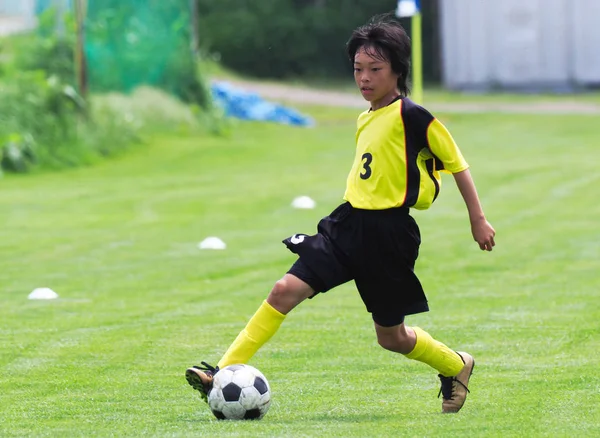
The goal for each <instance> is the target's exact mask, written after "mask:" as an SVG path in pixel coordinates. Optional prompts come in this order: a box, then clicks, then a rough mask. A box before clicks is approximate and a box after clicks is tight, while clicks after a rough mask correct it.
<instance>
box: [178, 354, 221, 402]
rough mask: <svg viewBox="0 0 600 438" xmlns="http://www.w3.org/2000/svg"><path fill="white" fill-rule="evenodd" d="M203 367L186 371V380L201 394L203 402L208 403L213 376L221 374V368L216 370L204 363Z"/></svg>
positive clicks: (194, 367)
mask: <svg viewBox="0 0 600 438" xmlns="http://www.w3.org/2000/svg"><path fill="white" fill-rule="evenodd" d="M202 365H203V366H201V367H199V366H193V367H191V368H188V369H187V370H185V379H186V380H187V382H188V383H189V384H190V386H191V387H192V388H194V389H195V390H196V391H198V392H200V396H202V400H204V401H205V402H208V393H209V392H210V390H211V389H212V386H213V376H214V375H215V374H217V373H218V372H219V367H216V368H215V367H213V366H210V365H209V364H207V363H206V362H202Z"/></svg>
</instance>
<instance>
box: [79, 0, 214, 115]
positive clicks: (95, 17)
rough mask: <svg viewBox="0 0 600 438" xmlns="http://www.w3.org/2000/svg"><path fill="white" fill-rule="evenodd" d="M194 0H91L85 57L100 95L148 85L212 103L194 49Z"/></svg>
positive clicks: (91, 84) (89, 78) (92, 80)
mask: <svg viewBox="0 0 600 438" xmlns="http://www.w3.org/2000/svg"><path fill="white" fill-rule="evenodd" d="M191 21H192V20H191V9H190V2H189V0H88V1H87V14H86V21H85V54H86V58H87V75H88V85H89V87H90V89H91V90H94V91H114V90H117V91H125V92H126V91H130V90H132V89H133V88H135V87H137V86H139V85H141V84H148V85H153V86H157V87H160V88H163V89H165V90H167V91H169V92H171V93H173V94H175V95H177V96H179V97H181V98H182V99H184V100H185V101H189V102H198V103H201V104H204V103H205V102H206V90H204V88H203V86H202V84H201V82H200V80H199V77H198V72H197V68H196V59H195V56H194V54H193V53H192V50H191V34H192V32H191Z"/></svg>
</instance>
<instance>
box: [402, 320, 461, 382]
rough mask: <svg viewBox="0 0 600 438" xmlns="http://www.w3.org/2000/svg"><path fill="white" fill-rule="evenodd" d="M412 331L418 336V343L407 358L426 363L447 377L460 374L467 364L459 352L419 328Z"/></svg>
mask: <svg viewBox="0 0 600 438" xmlns="http://www.w3.org/2000/svg"><path fill="white" fill-rule="evenodd" d="M412 329H413V330H414V331H415V335H417V343H416V345H415V348H413V351H411V352H410V353H408V354H405V356H406V357H408V358H409V359H414V360H418V361H419V362H424V363H426V364H427V365H429V366H431V367H433V368H435V369H436V370H438V371H439V373H440V374H441V375H442V376H445V377H452V376H456V375H458V373H460V371H461V370H462V369H463V367H464V366H465V364H464V363H463V361H462V359H461V357H460V356H459V355H458V353H457V352H455V351H453V350H451V349H450V348H448V347H446V346H445V345H444V344H442V343H441V342H438V341H436V340H435V339H433V338H432V337H431V335H430V334H429V333H427V332H426V331H424V330H421V329H420V328H419V327H412Z"/></svg>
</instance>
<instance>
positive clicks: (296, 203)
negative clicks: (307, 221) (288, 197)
mask: <svg viewBox="0 0 600 438" xmlns="http://www.w3.org/2000/svg"><path fill="white" fill-rule="evenodd" d="M316 205H317V203H316V202H315V201H313V200H312V199H311V198H309V197H308V196H299V197H297V198H296V199H294V200H293V201H292V207H294V208H301V209H307V210H310V209H311V208H315V206H316Z"/></svg>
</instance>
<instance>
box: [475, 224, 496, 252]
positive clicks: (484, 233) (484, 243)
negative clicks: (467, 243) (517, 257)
mask: <svg viewBox="0 0 600 438" xmlns="http://www.w3.org/2000/svg"><path fill="white" fill-rule="evenodd" d="M471 232H472V233H473V238H474V239H475V242H477V243H478V244H479V248H481V250H482V251H491V250H492V248H493V247H494V246H495V245H496V242H494V236H495V235H496V230H494V227H492V225H491V224H490V223H489V222H488V221H487V220H486V219H485V218H477V219H475V220H471Z"/></svg>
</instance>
